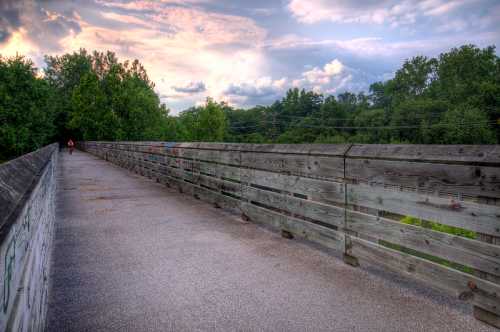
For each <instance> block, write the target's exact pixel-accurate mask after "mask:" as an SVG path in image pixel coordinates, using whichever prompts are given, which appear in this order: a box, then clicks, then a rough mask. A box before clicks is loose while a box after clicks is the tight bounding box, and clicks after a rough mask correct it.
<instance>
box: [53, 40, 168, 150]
mask: <svg viewBox="0 0 500 332" xmlns="http://www.w3.org/2000/svg"><path fill="white" fill-rule="evenodd" d="M46 62H47V68H46V69H45V76H46V79H47V81H48V82H49V83H50V84H51V86H52V87H53V88H54V90H56V91H57V92H58V94H59V95H60V96H61V98H60V100H59V105H58V111H59V113H58V115H59V119H61V124H60V125H61V127H59V136H60V137H62V138H65V137H64V136H66V138H65V139H67V136H72V137H75V138H76V139H80V138H81V139H85V140H136V141H139V140H157V139H162V138H166V137H168V138H173V135H172V134H171V133H170V134H167V133H166V132H165V130H172V129H173V128H174V126H173V124H172V120H171V119H169V117H168V110H166V109H165V107H164V106H162V105H160V100H159V98H158V96H157V95H156V93H155V92H154V84H153V82H151V81H150V80H149V78H148V75H147V73H146V70H145V69H144V67H143V66H142V65H141V64H140V62H139V61H138V60H134V61H133V62H129V61H125V62H123V63H122V62H119V61H118V59H117V58H116V56H115V54H114V53H112V52H109V51H108V52H106V53H100V52H94V53H92V54H89V53H87V51H85V50H83V49H82V50H80V51H79V52H75V53H73V54H65V55H62V56H59V57H57V56H56V57H46Z"/></svg>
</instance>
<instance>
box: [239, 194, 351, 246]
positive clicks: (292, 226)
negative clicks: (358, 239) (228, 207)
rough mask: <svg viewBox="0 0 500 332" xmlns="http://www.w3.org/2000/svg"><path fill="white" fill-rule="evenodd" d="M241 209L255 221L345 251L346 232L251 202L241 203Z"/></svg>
mask: <svg viewBox="0 0 500 332" xmlns="http://www.w3.org/2000/svg"><path fill="white" fill-rule="evenodd" d="M240 209H241V211H242V212H243V213H244V214H245V215H246V216H248V217H249V218H250V220H251V221H253V222H256V223H261V224H266V225H269V226H271V227H273V228H276V229H278V230H285V231H287V232H290V233H292V234H293V235H294V236H296V237H300V238H303V239H306V240H309V241H311V242H315V243H318V244H321V245H323V246H325V247H327V248H330V249H335V250H342V251H343V250H344V248H345V238H344V234H343V233H341V232H338V231H335V230H333V229H331V228H327V227H323V226H320V225H315V224H313V223H310V222H307V221H304V220H300V219H296V218H292V217H288V216H285V215H282V214H279V213H276V212H272V211H270V210H267V209H264V208H261V207H258V206H255V205H253V204H249V203H241V206H240Z"/></svg>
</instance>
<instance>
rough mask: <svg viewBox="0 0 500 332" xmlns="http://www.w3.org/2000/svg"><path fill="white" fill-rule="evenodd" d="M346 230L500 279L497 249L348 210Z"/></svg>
mask: <svg viewBox="0 0 500 332" xmlns="http://www.w3.org/2000/svg"><path fill="white" fill-rule="evenodd" d="M346 228H347V229H349V230H351V231H355V232H359V233H363V234H366V235H370V236H373V237H375V238H377V239H381V240H384V241H387V242H391V243H394V244H399V245H402V246H404V247H407V248H410V249H414V250H417V251H420V252H423V253H427V254H429V255H433V256H439V257H442V258H445V259H447V260H449V261H452V262H456V263H459V264H462V265H466V266H469V267H472V268H475V269H478V270H481V271H485V272H488V273H491V274H494V275H497V276H500V246H495V245H491V244H487V243H483V242H480V241H476V240H472V239H467V238H464V237H460V236H455V235H451V234H447V233H442V232H436V231H433V230H430V229H427V228H423V227H419V226H413V225H407V224H403V223H400V222H397V221H391V220H389V219H386V218H381V217H377V216H372V215H368V214H365V213H361V212H356V211H351V210H347V211H346Z"/></svg>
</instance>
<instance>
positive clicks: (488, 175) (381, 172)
mask: <svg viewBox="0 0 500 332" xmlns="http://www.w3.org/2000/svg"><path fill="white" fill-rule="evenodd" d="M346 178H347V179H349V180H351V181H358V182H367V183H383V184H391V185H399V186H406V187H413V188H419V189H425V190H428V191H430V192H435V193H438V192H439V191H444V192H447V193H454V194H459V195H463V194H465V195H469V196H472V197H476V196H487V197H496V198H500V167H487V166H474V165H445V164H432V163H424V162H407V161H390V160H377V159H374V160H370V159H346Z"/></svg>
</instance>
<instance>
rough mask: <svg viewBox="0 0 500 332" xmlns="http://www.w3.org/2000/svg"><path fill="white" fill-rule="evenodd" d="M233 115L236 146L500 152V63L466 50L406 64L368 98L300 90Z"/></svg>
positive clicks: (484, 52)
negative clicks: (468, 147) (455, 147)
mask: <svg viewBox="0 0 500 332" xmlns="http://www.w3.org/2000/svg"><path fill="white" fill-rule="evenodd" d="M226 114H227V118H228V120H229V127H228V128H229V129H228V133H227V134H226V139H229V140H231V141H234V142H250V141H251V140H254V136H251V134H256V135H257V134H258V137H259V140H262V141H263V142H276V143H312V142H315V143H327V142H328V143H407V144H410V143H418V144H498V142H500V58H499V57H498V56H496V54H495V48H494V47H487V48H485V49H480V48H477V47H475V46H473V45H465V46H462V47H460V48H454V49H452V50H451V51H450V52H448V53H443V54H441V55H440V56H439V57H437V58H427V57H424V56H416V57H414V58H412V59H409V60H407V61H405V63H404V64H403V66H402V67H401V68H400V69H399V70H397V71H396V73H395V76H394V78H393V79H390V80H388V81H385V82H376V83H374V84H372V85H371V87H370V94H369V95H367V96H366V95H364V94H358V95H355V94H353V93H350V92H345V93H342V94H340V95H338V96H337V97H334V96H327V97H324V96H323V95H320V94H317V93H314V92H311V91H304V90H299V89H296V88H295V89H291V90H289V91H288V92H287V94H286V96H285V97H284V98H283V99H282V100H280V101H276V102H275V103H274V104H273V105H271V106H268V107H262V106H257V107H255V108H251V109H249V110H239V109H229V110H227V111H226Z"/></svg>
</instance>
